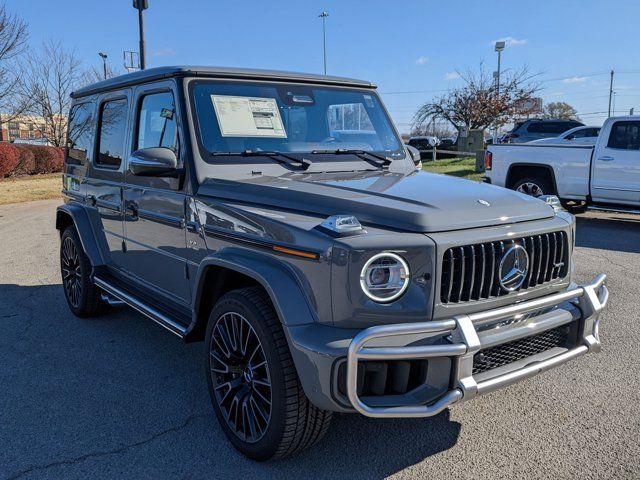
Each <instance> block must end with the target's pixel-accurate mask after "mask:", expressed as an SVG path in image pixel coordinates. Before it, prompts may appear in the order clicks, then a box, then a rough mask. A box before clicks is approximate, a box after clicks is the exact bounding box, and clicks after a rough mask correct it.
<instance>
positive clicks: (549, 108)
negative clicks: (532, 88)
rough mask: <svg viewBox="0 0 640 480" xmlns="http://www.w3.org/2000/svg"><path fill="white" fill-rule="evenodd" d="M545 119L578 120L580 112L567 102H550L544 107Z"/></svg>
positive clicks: (543, 115)
mask: <svg viewBox="0 0 640 480" xmlns="http://www.w3.org/2000/svg"><path fill="white" fill-rule="evenodd" d="M542 117H543V118H548V119H552V120H553V119H563V120H578V121H580V117H578V111H577V110H576V109H575V108H573V107H572V106H571V105H569V104H568V103H567V102H550V103H547V104H546V105H545V106H544V111H543V114H542Z"/></svg>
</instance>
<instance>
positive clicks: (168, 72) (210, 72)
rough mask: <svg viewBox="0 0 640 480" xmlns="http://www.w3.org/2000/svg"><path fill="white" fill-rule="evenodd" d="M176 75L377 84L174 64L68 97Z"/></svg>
mask: <svg viewBox="0 0 640 480" xmlns="http://www.w3.org/2000/svg"><path fill="white" fill-rule="evenodd" d="M177 76H202V77H213V78H235V79H238V78H241V79H245V80H272V81H293V82H300V83H314V84H324V85H342V86H350V87H368V88H375V87H376V86H375V85H374V84H373V83H371V82H367V81H364V80H356V79H353V78H344V77H332V76H328V75H316V74H314V73H295V72H282V71H278V70H259V69H252V68H229V67H196V66H173V67H156V68H149V69H147V70H139V71H137V72H133V73H127V74H125V75H120V76H118V77H114V78H110V79H108V80H103V81H102V82H97V83H93V84H91V85H87V86H86V87H82V88H81V89H79V90H78V91H76V92H73V93H72V94H71V96H72V97H73V98H78V97H83V96H85V95H92V94H94V93H100V92H105V91H109V90H115V89H118V88H123V87H128V86H131V85H136V84H139V83H146V82H150V81H153V80H160V79H163V78H169V77H177Z"/></svg>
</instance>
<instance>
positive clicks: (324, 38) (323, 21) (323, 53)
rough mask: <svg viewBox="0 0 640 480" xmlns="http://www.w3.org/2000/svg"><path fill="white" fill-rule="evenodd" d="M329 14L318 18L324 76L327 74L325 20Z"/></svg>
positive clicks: (323, 14) (322, 14)
mask: <svg viewBox="0 0 640 480" xmlns="http://www.w3.org/2000/svg"><path fill="white" fill-rule="evenodd" d="M328 16H329V14H328V13H327V12H322V13H321V14H320V15H318V17H320V18H322V55H323V57H324V74H325V75H326V74H327V31H326V26H325V20H326V19H327V17H328Z"/></svg>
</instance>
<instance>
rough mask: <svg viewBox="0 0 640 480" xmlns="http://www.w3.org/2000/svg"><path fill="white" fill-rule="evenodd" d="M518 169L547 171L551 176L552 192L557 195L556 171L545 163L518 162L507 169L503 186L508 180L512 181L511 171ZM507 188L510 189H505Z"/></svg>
mask: <svg viewBox="0 0 640 480" xmlns="http://www.w3.org/2000/svg"><path fill="white" fill-rule="evenodd" d="M518 167H528V168H539V169H541V170H546V171H548V172H549V174H550V175H551V182H552V183H553V185H551V187H552V188H553V191H554V192H556V194H557V193H558V182H557V181H556V171H555V169H554V168H553V166H552V165H548V164H546V163H527V162H518V163H514V164H512V165H509V169H508V170H507V176H506V177H505V182H504V184H505V186H506V185H508V184H509V183H510V182H509V180H512V179H511V178H510V176H511V172H512V170H513V169H514V168H518ZM507 188H511V187H507Z"/></svg>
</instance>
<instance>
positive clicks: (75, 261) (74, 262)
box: [60, 237, 82, 308]
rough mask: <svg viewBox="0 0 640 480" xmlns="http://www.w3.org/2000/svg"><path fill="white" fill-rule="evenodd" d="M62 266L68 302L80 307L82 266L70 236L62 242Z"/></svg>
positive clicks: (63, 282)
mask: <svg viewBox="0 0 640 480" xmlns="http://www.w3.org/2000/svg"><path fill="white" fill-rule="evenodd" d="M60 259H61V265H60V267H61V268H62V284H63V286H64V290H65V293H66V294H67V299H68V300H69V303H70V304H71V305H72V306H73V307H75V308H79V307H80V300H81V299H82V281H81V280H82V268H81V266H80V257H79V254H78V248H77V247H76V245H75V244H74V242H73V240H72V238H71V237H65V238H64V240H63V242H62V247H61V253H60Z"/></svg>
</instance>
